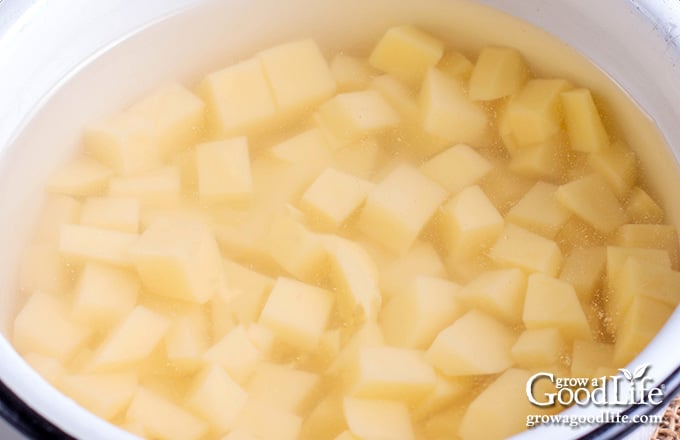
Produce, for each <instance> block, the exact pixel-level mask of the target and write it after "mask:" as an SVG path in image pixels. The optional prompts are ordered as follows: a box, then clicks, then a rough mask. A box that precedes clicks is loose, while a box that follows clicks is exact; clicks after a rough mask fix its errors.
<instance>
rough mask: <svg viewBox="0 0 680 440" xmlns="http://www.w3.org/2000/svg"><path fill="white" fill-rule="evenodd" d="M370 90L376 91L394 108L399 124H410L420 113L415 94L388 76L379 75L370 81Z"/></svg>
mask: <svg viewBox="0 0 680 440" xmlns="http://www.w3.org/2000/svg"><path fill="white" fill-rule="evenodd" d="M371 88H373V89H375V90H377V91H378V92H380V94H382V96H383V97H384V98H385V99H386V100H387V102H388V103H389V104H390V105H391V106H392V108H394V109H395V110H396V111H397V113H399V116H401V122H402V123H404V124H408V123H410V121H415V120H417V119H418V114H419V112H420V110H419V108H418V101H417V100H416V96H415V93H414V92H413V91H412V90H411V89H410V88H409V87H408V86H407V85H406V84H404V83H402V82H401V81H399V80H398V79H396V78H394V77H393V76H390V75H381V76H378V77H377V78H374V79H373V81H371Z"/></svg>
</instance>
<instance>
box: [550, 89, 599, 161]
mask: <svg viewBox="0 0 680 440" xmlns="http://www.w3.org/2000/svg"><path fill="white" fill-rule="evenodd" d="M560 97H561V98H562V108H563V110H564V123H565V125H566V127H567V134H568V135H569V143H570V144H571V148H572V149H574V150H576V151H583V152H586V153H596V152H600V151H603V150H606V149H607V148H609V135H608V134H607V131H606V130H605V128H604V124H603V123H602V118H601V116H600V113H599V112H598V110H597V107H596V106H595V101H593V95H592V94H591V93H590V90H588V89H573V90H569V91H566V92H562V93H561V94H560Z"/></svg>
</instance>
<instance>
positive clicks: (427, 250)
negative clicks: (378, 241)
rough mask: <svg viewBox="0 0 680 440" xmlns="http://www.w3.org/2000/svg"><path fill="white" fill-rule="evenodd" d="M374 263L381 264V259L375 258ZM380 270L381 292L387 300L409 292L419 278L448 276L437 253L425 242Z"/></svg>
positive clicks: (413, 247) (382, 266) (418, 243)
mask: <svg viewBox="0 0 680 440" xmlns="http://www.w3.org/2000/svg"><path fill="white" fill-rule="evenodd" d="M371 255H372V256H373V254H371ZM374 261H376V262H378V263H379V262H380V260H379V257H375V256H374ZM379 269H380V290H381V291H382V294H383V296H385V298H391V297H393V296H397V295H401V294H402V293H404V292H408V291H409V290H410V289H411V287H412V286H413V283H414V281H415V279H416V278H418V277H419V276H432V277H445V276H446V269H445V268H444V264H442V260H441V259H440V258H439V255H438V254H437V251H436V250H435V249H434V247H433V246H432V245H431V244H429V243H425V242H416V243H415V244H414V245H413V246H412V247H411V249H410V250H409V251H408V252H407V253H405V254H404V255H401V256H399V257H397V258H393V259H391V260H390V261H389V262H387V263H386V264H384V265H381V266H379Z"/></svg>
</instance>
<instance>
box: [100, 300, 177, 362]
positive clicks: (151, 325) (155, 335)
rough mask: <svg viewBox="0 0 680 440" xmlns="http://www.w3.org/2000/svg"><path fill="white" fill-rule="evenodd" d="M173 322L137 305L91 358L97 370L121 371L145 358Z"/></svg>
mask: <svg viewBox="0 0 680 440" xmlns="http://www.w3.org/2000/svg"><path fill="white" fill-rule="evenodd" d="M169 326H170V322H169V321H168V319H167V318H165V317H164V316H162V315H160V314H159V313H156V312H153V311H151V310H149V309H147V308H146V307H143V306H137V307H135V308H134V309H133V310H132V311H131V312H130V313H129V314H128V315H127V317H126V318H125V319H123V320H122V321H121V323H120V324H119V325H118V326H117V327H116V328H114V329H113V330H112V331H111V332H110V333H109V334H108V335H107V337H106V339H105V340H104V342H102V343H101V345H100V346H99V348H98V349H97V351H96V353H95V354H94V357H93V359H92V361H91V368H92V369H93V370H95V371H113V370H121V369H125V368H129V367H131V366H134V365H136V364H138V363H140V362H141V361H143V360H144V359H146V358H147V357H148V356H149V355H150V354H151V352H152V351H153V350H154V349H155V348H156V346H157V345H158V343H160V342H161V340H162V339H163V337H164V336H165V334H166V333H167V331H168V328H169Z"/></svg>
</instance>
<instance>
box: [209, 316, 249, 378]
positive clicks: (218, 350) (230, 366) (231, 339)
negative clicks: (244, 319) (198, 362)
mask: <svg viewBox="0 0 680 440" xmlns="http://www.w3.org/2000/svg"><path fill="white" fill-rule="evenodd" d="M203 357H204V359H205V360H206V361H208V362H212V363H217V364H219V365H221V366H222V368H224V369H225V370H226V371H227V373H229V376H230V377H232V378H233V379H234V380H235V381H236V382H238V383H240V384H245V383H246V382H247V381H248V378H249V377H250V375H251V374H252V372H253V370H254V368H255V365H256V364H257V362H258V361H259V360H260V359H261V357H262V353H261V351H260V350H259V349H258V348H257V347H256V346H255V344H254V343H253V341H252V340H251V339H250V337H249V336H248V332H247V331H246V328H245V327H244V326H242V325H239V326H236V327H234V328H233V329H232V330H231V331H230V332H229V333H227V334H226V335H225V336H224V337H223V338H222V339H221V340H219V341H217V343H216V344H215V345H213V346H212V347H210V348H209V349H208V351H206V352H205V355H204V356H203Z"/></svg>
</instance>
